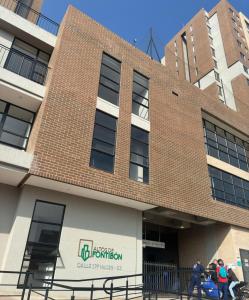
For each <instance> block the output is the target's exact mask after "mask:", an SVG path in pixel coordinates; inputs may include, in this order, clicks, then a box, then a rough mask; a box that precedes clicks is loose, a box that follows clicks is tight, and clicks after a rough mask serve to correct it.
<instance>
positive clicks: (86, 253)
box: [81, 244, 90, 261]
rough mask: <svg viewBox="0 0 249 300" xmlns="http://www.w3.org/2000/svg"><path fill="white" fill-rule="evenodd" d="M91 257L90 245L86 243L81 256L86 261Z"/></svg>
mask: <svg viewBox="0 0 249 300" xmlns="http://www.w3.org/2000/svg"><path fill="white" fill-rule="evenodd" d="M89 257H90V251H89V245H87V244H85V245H84V246H83V248H82V249H81V258H82V259H83V260H84V261H87V260H88V258H89Z"/></svg>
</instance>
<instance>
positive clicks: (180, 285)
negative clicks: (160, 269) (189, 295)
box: [177, 269, 182, 300]
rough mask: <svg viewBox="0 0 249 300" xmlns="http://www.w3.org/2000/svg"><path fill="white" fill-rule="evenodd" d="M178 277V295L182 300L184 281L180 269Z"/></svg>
mask: <svg viewBox="0 0 249 300" xmlns="http://www.w3.org/2000/svg"><path fill="white" fill-rule="evenodd" d="M177 277H178V294H179V296H180V299H181V300H182V282H181V281H182V280H181V272H180V270H179V269H178V270H177Z"/></svg>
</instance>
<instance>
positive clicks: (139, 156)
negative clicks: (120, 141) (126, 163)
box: [130, 126, 149, 183]
mask: <svg viewBox="0 0 249 300" xmlns="http://www.w3.org/2000/svg"><path fill="white" fill-rule="evenodd" d="M130 178H131V179H133V180H136V181H139V182H145V183H148V182H149V133H148V132H147V131H145V130H142V129H140V128H138V127H135V126H131V156H130Z"/></svg>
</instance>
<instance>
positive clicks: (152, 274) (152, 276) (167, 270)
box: [143, 262, 192, 294]
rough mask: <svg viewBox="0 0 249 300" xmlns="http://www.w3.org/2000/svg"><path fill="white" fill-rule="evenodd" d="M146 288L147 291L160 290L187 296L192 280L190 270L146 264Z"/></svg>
mask: <svg viewBox="0 0 249 300" xmlns="http://www.w3.org/2000/svg"><path fill="white" fill-rule="evenodd" d="M143 274H144V275H143V276H144V279H143V281H144V288H145V289H146V290H160V291H161V292H164V293H173V294H187V293H188V288H189V283H190V279H191V274H192V270H191V269H190V268H181V269H179V268H177V267H176V266H172V265H168V264H162V263H154V262H153V263H151V262H144V265H143Z"/></svg>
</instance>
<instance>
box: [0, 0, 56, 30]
mask: <svg viewBox="0 0 249 300" xmlns="http://www.w3.org/2000/svg"><path fill="white" fill-rule="evenodd" d="M0 5H2V6H4V7H6V8H8V9H10V10H12V11H14V12H15V13H16V14H18V15H19V16H21V17H23V18H25V19H27V20H29V21H30V22H31V23H34V24H36V25H37V26H39V27H41V28H43V29H44V30H46V31H48V32H50V33H51V34H53V35H57V34H58V31H59V27H60V24H58V23H57V22H55V21H53V20H52V19H50V18H48V17H46V16H45V15H43V14H42V13H40V12H38V11H36V10H34V9H33V8H32V7H30V6H28V5H26V4H24V3H22V2H20V1H18V0H1V1H0ZM20 8H23V9H24V10H26V11H25V14H26V16H22V15H21V14H20V12H19V11H18V10H19V9H20Z"/></svg>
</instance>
